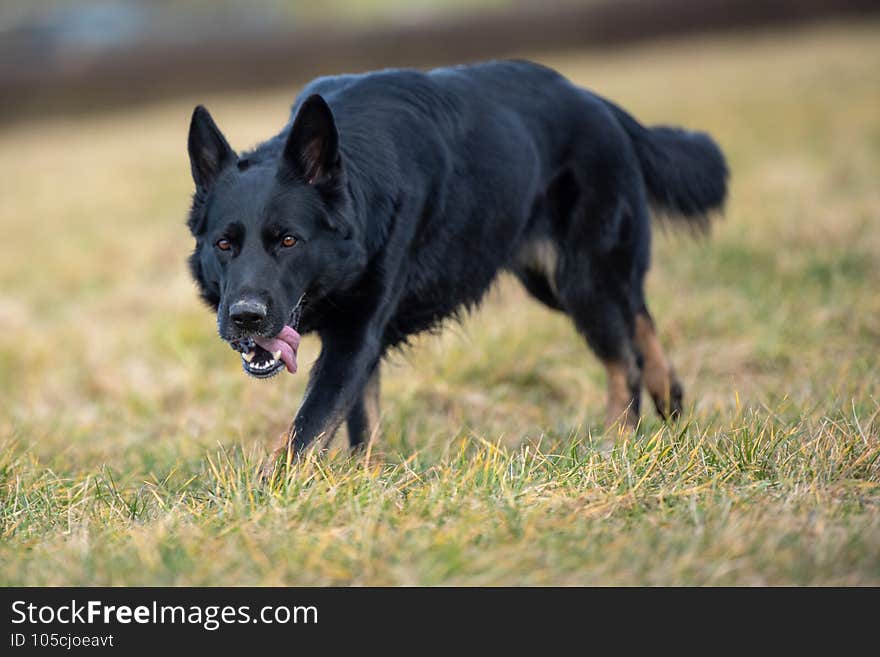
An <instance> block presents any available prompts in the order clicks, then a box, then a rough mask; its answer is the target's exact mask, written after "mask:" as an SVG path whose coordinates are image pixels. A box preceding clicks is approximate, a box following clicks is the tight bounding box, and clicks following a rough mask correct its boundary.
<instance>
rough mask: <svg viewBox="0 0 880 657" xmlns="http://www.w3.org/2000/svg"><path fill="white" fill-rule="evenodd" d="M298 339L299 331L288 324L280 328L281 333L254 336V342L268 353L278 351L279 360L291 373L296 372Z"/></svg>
mask: <svg viewBox="0 0 880 657" xmlns="http://www.w3.org/2000/svg"><path fill="white" fill-rule="evenodd" d="M299 340H300V336H299V333H297V332H296V331H294V330H293V329H292V328H291V327H289V326H285V327H284V328H283V329H281V333H279V334H278V335H276V336H275V337H274V338H254V342H256V343H257V344H258V345H260V346H261V347H262V348H263V349H265V350H266V351H268V352H269V353H270V354H274V353H275V352H276V351H280V352H281V360H282V362H283V363H284V364H285V365H287V371H288V372H290V373H291V374H293V373H294V372H296V351H297V349H299Z"/></svg>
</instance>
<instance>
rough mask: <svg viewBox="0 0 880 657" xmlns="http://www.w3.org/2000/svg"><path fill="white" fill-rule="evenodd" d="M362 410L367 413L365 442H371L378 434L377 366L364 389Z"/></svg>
mask: <svg viewBox="0 0 880 657" xmlns="http://www.w3.org/2000/svg"><path fill="white" fill-rule="evenodd" d="M364 411H365V412H366V415H367V432H368V434H367V442H368V443H372V442H373V441H374V440H375V439H376V436H377V435H378V434H379V420H380V413H379V367H378V366H377V367H376V369H375V370H374V371H373V375H372V376H371V377H370V380H369V381H367V386H366V388H365V389H364Z"/></svg>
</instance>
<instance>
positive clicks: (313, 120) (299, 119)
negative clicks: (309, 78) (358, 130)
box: [282, 94, 342, 186]
mask: <svg viewBox="0 0 880 657" xmlns="http://www.w3.org/2000/svg"><path fill="white" fill-rule="evenodd" d="M282 168H283V171H284V173H292V174H293V175H294V176H296V177H297V178H299V179H300V180H302V181H303V182H305V183H306V184H308V185H318V186H320V185H325V184H326V183H328V182H331V181H333V180H334V178H336V176H337V175H338V174H339V172H340V170H341V168H342V163H341V160H340V156H339V133H338V132H337V131H336V121H335V120H334V119H333V113H332V112H331V111H330V107H329V106H328V105H327V102H326V101H325V100H324V99H323V98H322V97H321V96H319V95H318V94H312V95H311V96H309V97H308V98H306V99H305V101H303V104H302V106H301V107H300V108H299V112H298V113H297V115H296V119H294V121H293V127H292V128H291V129H290V134H289V135H288V136H287V143H285V144H284V163H283V165H282Z"/></svg>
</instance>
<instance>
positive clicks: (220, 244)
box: [217, 237, 232, 251]
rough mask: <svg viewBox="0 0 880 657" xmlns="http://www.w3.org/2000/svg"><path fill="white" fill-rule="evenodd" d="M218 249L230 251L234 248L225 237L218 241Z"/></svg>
mask: <svg viewBox="0 0 880 657" xmlns="http://www.w3.org/2000/svg"><path fill="white" fill-rule="evenodd" d="M217 248H218V249H220V250H221V251H229V249H231V248H232V244H231V243H230V242H229V240H228V239H226V238H225V237H224V238H222V239H219V240H217Z"/></svg>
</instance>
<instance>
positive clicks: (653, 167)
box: [606, 101, 729, 231]
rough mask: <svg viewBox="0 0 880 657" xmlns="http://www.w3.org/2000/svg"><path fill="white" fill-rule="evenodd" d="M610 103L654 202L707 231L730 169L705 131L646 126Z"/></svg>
mask: <svg viewBox="0 0 880 657" xmlns="http://www.w3.org/2000/svg"><path fill="white" fill-rule="evenodd" d="M606 102H608V101H606ZM608 107H609V108H610V109H611V111H612V112H613V114H614V116H615V117H616V118H617V120H618V122H619V123H620V125H621V126H623V129H624V130H625V131H626V133H627V134H628V135H629V138H630V139H631V140H632V143H633V145H634V146H635V150H636V153H637V154H638V158H639V163H640V164H641V167H642V177H643V178H644V180H645V187H646V188H647V192H648V197H649V199H650V200H651V203H652V205H653V206H654V207H655V208H656V209H657V210H660V214H661V215H662V216H664V217H668V218H669V219H670V220H671V221H673V222H674V223H679V222H684V223H685V224H686V225H688V226H690V227H691V228H694V229H697V230H700V231H705V230H707V229H708V228H709V217H710V213H711V212H712V211H715V210H721V209H722V208H723V206H724V200H725V198H726V197H727V179H728V176H729V172H728V169H727V162H726V161H725V159H724V153H722V152H721V148H719V146H718V144H716V143H715V141H714V140H713V139H712V138H711V137H710V136H709V135H707V134H706V133H704V132H691V131H690V130H683V129H681V128H673V127H669V126H655V127H651V128H647V127H645V126H643V125H642V124H641V123H639V122H638V121H636V120H635V119H634V118H633V117H632V116H630V115H629V114H628V113H627V112H625V111H624V110H623V109H621V108H620V107H618V106H616V105H614V104H613V103H610V102H608Z"/></svg>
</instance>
